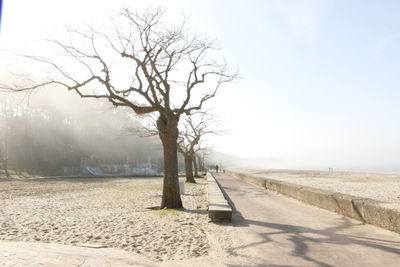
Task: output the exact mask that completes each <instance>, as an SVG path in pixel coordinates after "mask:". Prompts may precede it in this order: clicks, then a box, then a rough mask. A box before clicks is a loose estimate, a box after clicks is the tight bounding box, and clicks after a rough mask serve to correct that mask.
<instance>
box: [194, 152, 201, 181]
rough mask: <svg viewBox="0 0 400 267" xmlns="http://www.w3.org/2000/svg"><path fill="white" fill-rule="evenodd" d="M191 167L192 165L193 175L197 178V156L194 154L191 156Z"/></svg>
mask: <svg viewBox="0 0 400 267" xmlns="http://www.w3.org/2000/svg"><path fill="white" fill-rule="evenodd" d="M193 167H194V177H195V178H199V177H200V175H199V168H198V167H197V157H196V155H194V156H193Z"/></svg>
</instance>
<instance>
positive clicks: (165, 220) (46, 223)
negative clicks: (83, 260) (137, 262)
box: [0, 178, 209, 261]
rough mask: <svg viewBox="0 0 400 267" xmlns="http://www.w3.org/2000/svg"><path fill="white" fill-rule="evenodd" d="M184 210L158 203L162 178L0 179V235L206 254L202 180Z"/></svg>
mask: <svg viewBox="0 0 400 267" xmlns="http://www.w3.org/2000/svg"><path fill="white" fill-rule="evenodd" d="M198 181H199V182H198V184H193V185H192V184H186V194H185V195H183V196H182V200H183V203H184V206H185V210H183V211H174V210H162V211H154V210H149V209H146V208H147V207H153V206H157V205H159V204H160V200H161V188H162V179H161V178H143V179H142V178H140V179H139V178H132V179H122V178H121V179H118V178H113V179H104V178H103V179H101V178H90V179H78V178H74V179H71V178H69V179H37V180H29V181H27V180H17V181H1V180H0V203H1V205H0V240H10V241H30V242H32V241H33V242H49V243H60V244H72V245H78V246H88V247H110V248H122V249H124V250H126V251H132V252H135V253H137V254H140V255H143V256H145V257H147V258H149V259H151V260H154V261H162V260H179V259H183V258H185V259H190V258H194V257H199V256H205V255H207V254H208V248H209V244H208V240H207V236H206V234H205V231H206V228H207V227H208V213H207V196H206V190H207V188H206V182H205V181H203V180H202V179H199V180H198Z"/></svg>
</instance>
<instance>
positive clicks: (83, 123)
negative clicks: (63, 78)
mask: <svg viewBox="0 0 400 267" xmlns="http://www.w3.org/2000/svg"><path fill="white" fill-rule="evenodd" d="M53 89H55V90H53ZM126 125H140V122H139V121H138V120H137V119H135V118H134V117H133V116H132V114H131V112H130V111H129V110H127V109H115V108H112V107H110V106H109V105H108V103H106V102H103V101H99V100H92V101H83V100H82V99H80V98H79V97H78V96H76V95H71V94H69V93H68V92H65V91H64V90H61V89H60V88H48V89H47V90H41V91H39V92H37V93H35V94H31V95H24V96H16V95H9V94H7V95H6V94H4V93H2V94H1V97H0V164H1V165H0V166H1V168H2V169H4V170H5V171H4V173H3V174H0V175H2V176H7V173H6V170H11V171H16V172H18V173H25V175H28V176H29V175H44V176H53V175H63V174H68V173H65V170H66V169H65V168H70V169H74V168H75V169H76V168H79V167H81V166H82V164H84V165H90V164H93V165H107V164H108V165H112V164H130V165H131V166H137V165H138V164H140V163H147V162H148V161H149V160H150V161H152V162H153V163H155V164H157V165H159V167H160V168H162V160H161V159H162V154H161V146H160V143H159V141H158V140H157V139H156V138H140V137H135V136H127V135H126V134H124V132H123V129H124V127H126Z"/></svg>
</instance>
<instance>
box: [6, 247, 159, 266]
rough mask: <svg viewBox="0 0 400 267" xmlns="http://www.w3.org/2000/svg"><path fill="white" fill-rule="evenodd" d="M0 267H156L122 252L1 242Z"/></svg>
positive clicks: (111, 249) (119, 250)
mask: <svg viewBox="0 0 400 267" xmlns="http://www.w3.org/2000/svg"><path fill="white" fill-rule="evenodd" d="M0 266H7V267H11V266H13V267H17V266H30V267H36V266H45V267H52V266H63V267H77V266H80V267H89V266H90V267H103V266H107V267H114V266H121V267H122V266H140V267H142V266H143V267H145V266H146V267H150V266H155V265H154V264H152V263H151V262H149V261H147V260H145V259H142V258H141V257H139V256H133V255H132V253H129V252H126V251H124V250H121V249H113V248H94V247H79V246H69V245H60V244H43V243H29V242H5V241H1V242H0Z"/></svg>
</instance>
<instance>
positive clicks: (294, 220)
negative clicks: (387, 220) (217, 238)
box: [215, 173, 400, 266]
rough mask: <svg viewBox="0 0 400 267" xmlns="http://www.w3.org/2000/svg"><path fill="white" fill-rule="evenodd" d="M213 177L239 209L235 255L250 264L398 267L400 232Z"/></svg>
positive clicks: (224, 177)
mask: <svg viewBox="0 0 400 267" xmlns="http://www.w3.org/2000/svg"><path fill="white" fill-rule="evenodd" d="M215 178H216V179H217V180H218V182H219V183H220V184H221V185H222V187H223V188H224V189H225V191H226V193H227V194H228V195H229V198H230V199H231V200H232V202H233V204H234V208H235V209H236V212H235V214H234V216H233V221H232V223H233V225H234V226H235V227H237V230H236V238H237V239H239V241H238V242H237V243H238V244H241V245H240V246H237V247H233V248H232V249H231V251H230V254H231V255H232V257H245V258H247V260H248V266H400V265H399V264H400V235H398V234H396V233H393V232H390V231H386V230H383V229H380V228H377V227H374V226H371V225H363V224H362V223H360V222H357V221H354V220H350V219H347V218H345V217H343V216H340V215H338V214H335V213H331V212H328V211H325V210H322V209H319V208H317V207H314V206H310V205H306V204H304V203H301V202H298V201H296V200H293V199H290V198H286V197H283V196H280V195H277V194H275V193H271V192H268V191H266V190H265V189H263V188H260V187H257V186H254V185H250V184H247V183H244V182H242V181H240V180H239V179H237V178H233V177H231V176H228V175H226V174H221V173H219V174H216V175H215Z"/></svg>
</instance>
